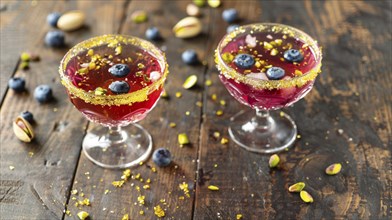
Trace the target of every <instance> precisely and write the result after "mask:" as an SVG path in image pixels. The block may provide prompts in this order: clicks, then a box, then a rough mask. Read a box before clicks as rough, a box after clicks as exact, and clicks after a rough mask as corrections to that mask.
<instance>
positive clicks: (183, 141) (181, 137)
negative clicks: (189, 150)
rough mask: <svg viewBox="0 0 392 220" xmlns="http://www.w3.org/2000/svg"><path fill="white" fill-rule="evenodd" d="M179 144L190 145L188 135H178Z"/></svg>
mask: <svg viewBox="0 0 392 220" xmlns="http://www.w3.org/2000/svg"><path fill="white" fill-rule="evenodd" d="M178 143H179V144H180V145H185V144H189V139H188V135H187V134H186V133H181V134H179V135H178Z"/></svg>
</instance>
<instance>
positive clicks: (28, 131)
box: [12, 116, 34, 142]
mask: <svg viewBox="0 0 392 220" xmlns="http://www.w3.org/2000/svg"><path fill="white" fill-rule="evenodd" d="M12 128H13V130H14V133H15V135H16V137H17V138H18V139H19V140H21V141H23V142H31V140H33V138H34V131H33V128H32V127H31V125H30V123H29V122H28V121H26V120H25V119H24V118H23V117H21V116H18V117H17V118H16V119H15V121H14V123H13V124H12Z"/></svg>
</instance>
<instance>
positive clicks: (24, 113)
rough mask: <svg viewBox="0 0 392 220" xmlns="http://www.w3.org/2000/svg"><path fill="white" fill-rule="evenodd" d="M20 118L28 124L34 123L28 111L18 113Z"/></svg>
mask: <svg viewBox="0 0 392 220" xmlns="http://www.w3.org/2000/svg"><path fill="white" fill-rule="evenodd" d="M20 116H22V117H23V118H24V119H25V120H26V121H28V122H30V123H33V122H34V116H33V113H31V112H29V111H24V112H22V113H20Z"/></svg>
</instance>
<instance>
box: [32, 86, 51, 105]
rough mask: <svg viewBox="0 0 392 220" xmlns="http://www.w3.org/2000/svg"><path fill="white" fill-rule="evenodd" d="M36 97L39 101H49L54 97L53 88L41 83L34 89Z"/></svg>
mask: <svg viewBox="0 0 392 220" xmlns="http://www.w3.org/2000/svg"><path fill="white" fill-rule="evenodd" d="M34 98H35V99H36V100H37V101H38V102H39V103H46V102H49V101H50V100H51V99H52V98H53V93H52V88H51V87H50V86H49V85H39V86H37V87H36V88H35V90H34Z"/></svg>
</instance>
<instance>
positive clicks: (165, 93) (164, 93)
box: [161, 90, 169, 98]
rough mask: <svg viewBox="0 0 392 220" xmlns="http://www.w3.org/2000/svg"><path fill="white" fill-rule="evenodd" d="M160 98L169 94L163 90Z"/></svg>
mask: <svg viewBox="0 0 392 220" xmlns="http://www.w3.org/2000/svg"><path fill="white" fill-rule="evenodd" d="M161 97H162V98H168V97H169V95H168V94H167V92H166V90H163V92H162V94H161Z"/></svg>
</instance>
